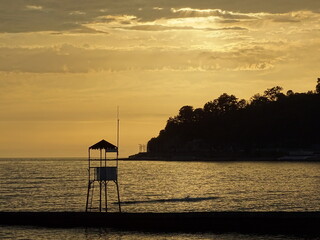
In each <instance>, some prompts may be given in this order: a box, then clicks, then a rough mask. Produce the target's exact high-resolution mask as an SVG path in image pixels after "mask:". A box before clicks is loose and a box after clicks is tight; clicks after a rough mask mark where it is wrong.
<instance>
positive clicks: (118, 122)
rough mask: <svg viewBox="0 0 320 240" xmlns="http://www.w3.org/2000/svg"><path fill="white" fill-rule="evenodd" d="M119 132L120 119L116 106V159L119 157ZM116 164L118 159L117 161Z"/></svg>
mask: <svg viewBox="0 0 320 240" xmlns="http://www.w3.org/2000/svg"><path fill="white" fill-rule="evenodd" d="M119 133H120V119H119V106H118V107H117V160H118V157H119ZM117 166H118V161H117Z"/></svg>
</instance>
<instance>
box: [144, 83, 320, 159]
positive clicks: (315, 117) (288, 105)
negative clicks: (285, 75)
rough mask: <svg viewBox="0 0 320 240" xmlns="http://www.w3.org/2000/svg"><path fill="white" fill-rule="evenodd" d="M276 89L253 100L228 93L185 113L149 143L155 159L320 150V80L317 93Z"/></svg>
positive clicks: (186, 107)
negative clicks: (286, 150)
mask: <svg viewBox="0 0 320 240" xmlns="http://www.w3.org/2000/svg"><path fill="white" fill-rule="evenodd" d="M282 90H283V89H282V87H280V86H276V87H273V88H269V89H267V90H265V91H264V93H263V94H255V95H254V96H253V97H251V99H250V100H249V101H246V100H244V99H240V100H239V99H238V98H237V97H236V96H234V95H229V94H227V93H223V94H222V95H221V96H219V97H218V98H217V99H214V100H212V101H209V102H207V103H206V104H204V106H203V108H196V109H194V108H193V107H192V106H183V107H181V108H180V110H179V113H178V115H177V116H174V117H170V118H169V119H168V121H167V124H166V126H165V128H164V129H163V130H161V131H160V133H159V136H158V137H155V138H152V139H150V141H149V142H148V146H147V149H148V153H149V154H153V155H156V156H179V155H188V156H205V157H210V156H216V155H219V154H238V155H239V154H244V155H250V154H251V155H252V154H253V155H254V154H262V153H263V154H266V153H267V152H268V153H270V154H271V153H272V154H276V153H279V152H281V151H284V150H285V149H292V148H308V147H310V146H314V145H320V134H319V132H320V124H319V122H320V111H319V110H320V78H319V79H318V81H317V85H316V89H315V91H309V92H307V93H294V92H293V91H292V90H289V91H287V93H286V94H284V93H282Z"/></svg>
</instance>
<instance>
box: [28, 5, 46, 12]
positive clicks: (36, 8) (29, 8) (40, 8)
mask: <svg viewBox="0 0 320 240" xmlns="http://www.w3.org/2000/svg"><path fill="white" fill-rule="evenodd" d="M26 9H27V10H32V11H41V10H43V7H42V6H40V5H38V6H36V5H27V6H26Z"/></svg>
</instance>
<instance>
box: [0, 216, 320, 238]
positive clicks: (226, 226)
mask: <svg viewBox="0 0 320 240" xmlns="http://www.w3.org/2000/svg"><path fill="white" fill-rule="evenodd" d="M0 224H1V225H34V226H45V227H108V228H115V229H122V230H139V231H160V232H163V231H184V232H201V231H210V232H253V233H297V234H300V233H307V234H319V233H320V212H182V213H98V212H0Z"/></svg>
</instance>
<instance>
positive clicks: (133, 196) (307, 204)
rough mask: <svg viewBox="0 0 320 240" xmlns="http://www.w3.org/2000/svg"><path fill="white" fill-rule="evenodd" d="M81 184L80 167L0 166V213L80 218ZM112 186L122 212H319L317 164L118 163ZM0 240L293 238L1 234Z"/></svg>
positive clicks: (12, 230) (70, 163) (8, 230)
mask: <svg viewBox="0 0 320 240" xmlns="http://www.w3.org/2000/svg"><path fill="white" fill-rule="evenodd" d="M87 181H88V179H87V162H86V160H84V159H82V160H81V159H62V158H59V159H1V160H0V184H1V187H0V211H83V210H84V208H85V201H86V193H87ZM119 183H120V194H121V201H122V202H123V205H122V209H123V211H126V212H190V211H320V163H292V162H281V163H275V162H228V163H220V162H219V163H216V162H212V163H205V162H161V161H159V162H157V161H156V162H155V161H121V162H120V163H119ZM108 190H109V192H110V193H116V189H115V186H114V185H112V184H110V185H109V188H108ZM109 199H110V205H109V207H110V210H111V211H112V210H114V211H116V209H117V208H116V207H117V205H116V204H115V202H116V195H115V194H111V195H110V196H109ZM0 239H226V240H230V239H296V238H294V237H292V236H253V235H242V234H211V233H210V234H150V233H149V234H148V233H138V232H123V231H120V232H119V231H114V230H111V229H98V228H97V229H94V228H91V229H81V228H77V229H50V228H49V229H47V228H35V227H7V226H0ZM297 239H298V238H297Z"/></svg>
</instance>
